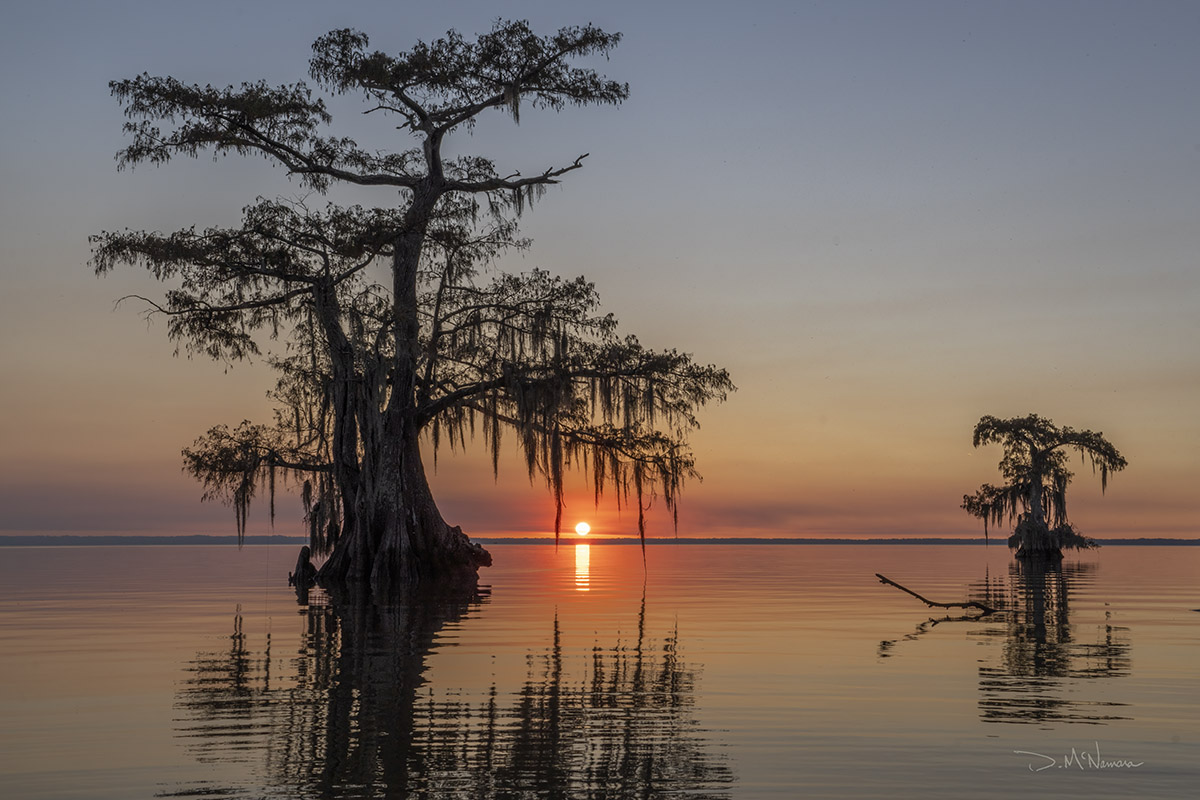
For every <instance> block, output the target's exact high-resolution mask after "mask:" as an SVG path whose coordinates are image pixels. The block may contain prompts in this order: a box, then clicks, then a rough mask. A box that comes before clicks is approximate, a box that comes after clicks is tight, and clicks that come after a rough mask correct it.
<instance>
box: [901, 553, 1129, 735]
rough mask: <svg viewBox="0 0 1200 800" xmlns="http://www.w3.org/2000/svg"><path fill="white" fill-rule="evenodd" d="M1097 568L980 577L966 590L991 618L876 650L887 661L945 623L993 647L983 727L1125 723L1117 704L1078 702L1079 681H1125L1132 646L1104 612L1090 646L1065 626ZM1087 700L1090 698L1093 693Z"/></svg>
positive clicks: (1047, 568) (971, 617)
mask: <svg viewBox="0 0 1200 800" xmlns="http://www.w3.org/2000/svg"><path fill="white" fill-rule="evenodd" d="M1095 568H1096V565H1095V564H1084V563H1065V564H1064V563H1063V562H1061V561H1050V560H1045V559H1041V560H1039V559H1028V560H1018V561H1015V562H1014V563H1012V564H1010V565H1009V567H1008V575H1007V576H1006V578H999V579H996V578H992V577H991V576H990V575H985V576H984V579H983V580H982V581H979V582H977V583H975V584H972V586H971V588H970V592H969V595H970V598H971V599H972V600H975V601H977V602H979V603H982V604H984V605H986V606H988V607H989V608H994V609H997V613H994V614H984V615H980V614H961V615H947V616H942V617H934V618H930V619H928V620H926V621H925V622H922V623H921V624H919V625H917V627H916V629H915V630H914V631H913V632H912V633H909V634H906V635H905V636H903V637H901V638H899V639H887V640H884V641H882V642H880V643H879V651H878V652H879V656H880V657H882V658H887V657H890V656H892V655H893V654H894V651H895V647H896V645H897V644H899V643H900V642H902V641H912V640H917V639H920V638H921V637H923V636H925V635H926V634H928V633H930V632H931V631H932V630H933V629H934V628H936V627H937V626H939V625H942V624H944V623H967V624H971V625H973V626H974V627H973V628H972V629H971V630H970V631H969V632H968V634H967V635H968V637H969V638H971V639H983V640H984V641H987V642H997V641H998V643H999V651H1000V658H999V663H986V662H985V663H981V665H980V667H979V691H980V694H981V697H980V699H979V714H980V717H981V719H982V720H983V721H984V722H1016V723H1033V724H1040V723H1056V722H1068V723H1093V724H1103V723H1104V722H1106V721H1107V720H1112V719H1124V717H1122V716H1120V714H1119V708H1120V707H1121V706H1122V705H1123V704H1121V703H1115V702H1108V701H1103V700H1095V699H1091V700H1089V699H1084V697H1083V695H1084V692H1083V691H1081V690H1082V688H1083V685H1084V682H1086V681H1091V680H1095V679H1100V678H1113V677H1120V676H1123V675H1128V674H1129V671H1130V655H1129V651H1130V644H1129V637H1128V632H1127V629H1126V628H1123V627H1120V626H1116V625H1113V624H1112V619H1111V614H1110V613H1109V612H1107V611H1106V612H1105V615H1104V624H1103V625H1100V626H1097V628H1096V631H1097V636H1096V637H1095V640H1094V641H1090V640H1085V639H1084V638H1083V633H1084V631H1090V630H1091V628H1090V627H1082V626H1080V625H1078V624H1073V623H1072V622H1071V594H1072V590H1073V589H1075V588H1078V587H1079V586H1081V585H1083V584H1085V583H1086V582H1088V581H1089V580H1090V573H1091V572H1092V571H1094V570H1095ZM1091 694H1092V695H1093V696H1094V695H1095V694H1096V692H1092V693H1091Z"/></svg>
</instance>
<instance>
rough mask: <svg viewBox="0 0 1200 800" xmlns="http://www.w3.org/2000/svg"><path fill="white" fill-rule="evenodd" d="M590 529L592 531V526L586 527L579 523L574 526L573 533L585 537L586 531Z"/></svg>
mask: <svg viewBox="0 0 1200 800" xmlns="http://www.w3.org/2000/svg"><path fill="white" fill-rule="evenodd" d="M591 529H592V526H591V525H588V524H587V523H586V522H581V523H579V524H578V525H576V526H575V532H576V533H578V534H579V535H580V536H587V535H588V531H590V530H591Z"/></svg>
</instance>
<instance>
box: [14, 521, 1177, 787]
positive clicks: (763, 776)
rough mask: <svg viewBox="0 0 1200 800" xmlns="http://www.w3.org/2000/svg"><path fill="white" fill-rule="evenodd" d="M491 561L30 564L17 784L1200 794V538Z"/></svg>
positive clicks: (87, 559)
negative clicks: (330, 577) (373, 577)
mask: <svg viewBox="0 0 1200 800" xmlns="http://www.w3.org/2000/svg"><path fill="white" fill-rule="evenodd" d="M491 549H492V552H493V555H494V556H495V562H496V566H495V567H493V568H491V569H490V570H485V571H484V573H483V575H484V579H483V583H484V590H483V591H481V592H480V593H479V594H478V595H477V596H466V597H463V596H458V597H441V598H435V599H431V600H426V601H424V602H422V603H421V604H420V605H419V606H417V607H412V606H401V607H393V608H376V607H365V608H361V609H347V608H344V607H340V606H337V605H335V604H331V603H330V602H329V599H328V598H327V597H325V596H324V595H323V594H321V593H320V592H316V593H314V594H312V595H311V596H310V597H309V598H308V600H309V602H308V603H307V604H305V605H300V604H298V602H297V598H296V596H295V595H294V594H293V593H292V591H291V590H289V589H288V587H287V586H286V575H287V571H288V569H289V568H290V567H291V566H292V564H293V563H294V556H295V554H294V552H293V551H292V550H291V549H287V548H281V547H247V548H246V549H245V550H243V551H240V552H239V551H237V550H235V549H233V548H228V549H227V548H221V547H113V548H6V549H4V550H3V551H2V553H3V558H2V561H0V579H2V580H3V585H4V586H5V589H6V591H5V596H4V599H3V600H0V686H3V690H2V694H0V786H2V787H3V789H2V791H0V793H2V794H3V796H5V797H14V798H73V797H78V798H114V799H116V798H119V799H120V800H128V798H149V797H185V798H201V797H203V798H220V797H230V798H242V797H247V798H257V797H279V798H284V797H288V798H318V797H322V798H323V797H345V798H351V797H396V798H399V797H430V798H443V797H446V798H457V797H461V798H489V797H497V798H498V797H561V798H589V797H595V798H600V797H697V798H699V797H711V798H725V797H728V798H758V797H764V798H765V797H789V798H790V797H797V796H813V797H882V796H888V797H907V796H921V797H947V798H960V797H968V796H969V797H997V798H999V797H1010V796H1013V795H1014V794H1017V793H1025V794H1031V795H1033V796H1055V797H1089V798H1092V797H1129V796H1137V797H1146V798H1152V797H1164V798H1166V797H1193V796H1195V794H1194V792H1195V789H1194V786H1195V785H1196V780H1197V778H1200V669H1198V668H1197V664H1200V612H1197V611H1195V610H1194V609H1196V608H1200V590H1198V588H1197V584H1196V577H1197V575H1200V548H1189V547H1109V548H1105V549H1103V550H1100V551H1099V552H1098V553H1095V554H1087V555H1086V556H1084V557H1082V558H1081V559H1075V560H1072V559H1069V560H1068V561H1067V562H1066V563H1065V564H1064V565H1063V568H1062V569H1061V570H1059V571H1050V572H1045V571H1040V572H1039V571H1036V570H1032V571H1031V570H1021V569H1019V568H1018V567H1017V566H1016V565H1015V564H1014V563H1013V562H1012V560H1011V558H1010V556H1009V555H1008V552H1007V551H1006V550H1005V549H1003V548H991V549H988V550H985V549H982V548H978V547H969V546H940V547H939V546H874V545H872V546H857V547H853V546H824V545H822V546H818V545H805V546H747V547H740V548H739V547H733V546H718V545H714V546H700V545H690V546H669V545H668V546H653V547H650V548H648V550H647V565H646V569H645V570H643V567H642V562H641V553H640V551H639V549H638V548H636V547H631V546H619V545H609V546H606V545H599V544H594V545H591V546H590V547H588V546H583V547H579V546H576V545H575V544H574V543H571V544H564V545H563V546H562V547H560V548H559V550H558V551H557V552H556V551H555V550H554V548H553V547H552V546H530V545H509V546H494V547H492V548H491ZM877 572H878V573H882V574H884V575H886V576H887V577H889V578H891V579H893V580H895V581H897V582H899V583H901V584H903V585H905V586H907V587H909V588H912V589H914V590H916V591H918V592H919V593H921V594H923V595H924V596H926V597H928V598H930V599H933V600H937V601H941V602H957V601H962V600H966V599H976V600H979V601H982V602H984V603H985V604H986V605H989V606H993V607H999V608H1001V611H1000V612H999V613H996V614H991V615H987V616H983V617H980V616H979V612H978V611H974V610H971V611H963V610H962V609H929V608H926V607H925V606H924V605H923V604H921V603H920V602H919V601H918V600H916V599H914V598H912V597H910V596H909V595H906V594H904V593H902V592H900V591H899V590H897V589H894V588H892V587H888V586H884V585H881V584H880V583H879V582H878V581H877V580H876V578H875V577H874V573H877ZM1018 751H1020V752H1018ZM1135 764H1136V765H1137V766H1133V765H1135Z"/></svg>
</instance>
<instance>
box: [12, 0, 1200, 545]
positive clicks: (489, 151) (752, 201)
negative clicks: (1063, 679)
mask: <svg viewBox="0 0 1200 800" xmlns="http://www.w3.org/2000/svg"><path fill="white" fill-rule="evenodd" d="M684 9H686V10H684ZM499 15H502V16H504V17H506V18H526V19H529V20H530V21H531V22H532V24H533V25H534V27H535V28H536V29H538V30H540V31H543V32H546V33H549V32H552V31H554V30H556V29H557V28H559V27H561V26H563V25H570V24H580V23H585V22H589V21H590V22H593V23H595V24H597V25H599V26H600V27H602V28H605V29H607V30H616V31H621V32H622V33H624V35H625V39H624V41H623V42H622V44H621V46H620V47H618V48H617V50H616V51H615V52H614V53H613V55H612V58H611V60H610V61H608V62H607V63H603V62H601V64H600V67H601V68H602V69H603V71H605V72H606V73H607V74H608V75H609V76H610V77H613V78H617V79H620V80H627V81H628V82H629V83H630V86H631V92H632V95H631V98H630V100H629V101H628V102H627V103H625V104H623V105H622V106H621V107H620V108H618V109H612V108H602V109H585V110H578V109H568V110H566V111H564V112H563V113H561V114H557V115H555V114H552V113H526V114H523V115H522V121H521V125H520V126H519V127H517V126H514V125H513V124H512V122H511V121H510V120H508V119H507V118H506V117H505V116H504V114H503V113H495V114H493V115H491V116H490V117H489V118H488V119H486V120H485V122H484V123H483V124H481V125H480V126H479V127H478V129H477V130H476V132H475V134H474V136H473V137H467V136H458V137H456V140H455V145H454V146H455V147H459V148H461V149H462V151H466V152H479V153H482V154H486V155H489V156H491V157H493V158H495V159H496V161H497V163H498V165H499V166H500V168H501V169H502V170H504V169H506V168H512V169H520V170H521V171H522V172H524V173H526V174H531V173H533V172H534V171H537V170H542V169H545V168H546V167H549V166H552V165H560V164H564V163H567V162H569V161H570V160H571V159H573V158H574V157H575V156H577V155H578V154H580V153H583V152H589V153H591V156H590V158H589V159H588V160H587V162H586V168H585V169H584V170H581V171H579V172H575V173H572V174H571V175H570V176H568V178H567V179H566V180H565V181H564V183H563V185H562V186H561V187H559V188H555V189H552V190H551V191H550V192H548V193H547V195H546V196H545V197H544V199H543V200H542V202H541V203H540V204H539V205H538V206H536V207H535V208H534V209H533V211H532V212H531V213H527V214H526V216H525V218H524V232H525V233H526V234H527V235H529V236H531V237H532V238H533V239H534V246H533V249H532V250H531V251H530V252H529V253H528V254H526V255H524V256H522V257H519V258H514V259H513V260H512V261H511V262H509V263H508V264H506V266H507V267H508V268H510V269H514V270H521V269H529V268H532V267H535V266H536V267H544V268H547V269H550V270H552V271H555V272H558V273H561V274H565V275H571V276H573V275H578V274H585V275H587V276H588V277H589V278H590V279H592V280H594V281H595V282H596V284H597V286H598V289H599V291H600V293H601V297H602V298H603V300H604V302H605V307H606V309H607V310H609V311H613V312H614V313H616V315H617V316H618V318H619V319H620V320H621V321H622V324H623V327H624V329H625V330H626V332H631V333H636V334H637V335H638V336H639V337H640V338H641V339H642V341H643V343H645V344H647V345H649V346H652V347H657V348H663V347H677V348H679V349H682V350H686V351H688V352H691V353H693V354H694V355H695V357H696V358H697V359H698V360H700V361H703V362H712V363H716V364H719V365H721V366H724V367H726V368H728V369H729V370H730V371H731V373H732V374H733V377H734V380H735V382H736V383H737V384H738V386H739V391H738V392H737V393H736V394H735V395H733V396H732V397H731V398H730V400H729V402H727V403H725V404H724V405H722V406H718V407H715V408H710V409H707V410H705V411H704V412H703V413H702V415H701V419H702V423H703V426H704V427H703V429H702V430H701V431H699V432H698V433H697V434H696V435H695V436H694V438H693V444H694V446H695V449H696V452H697V455H698V465H699V467H700V470H701V472H702V473H703V474H704V476H705V480H704V482H703V483H699V484H693V485H692V486H690V488H689V491H688V492H687V494H686V495H685V497H684V499H683V504H682V511H681V524H682V527H681V535H689V536H705V535H722V536H730V535H740V534H746V535H756V536H762V535H775V536H867V535H870V536H897V535H904V536H912V535H936V536H948V535H949V536H953V535H972V536H974V535H978V533H979V530H978V527H977V526H976V525H975V524H974V521H973V520H971V519H970V518H968V517H967V516H966V515H965V514H964V513H963V512H962V511H961V510H960V509H959V508H958V505H959V502H960V501H961V497H962V495H963V493H965V492H971V491H973V490H974V489H975V488H976V487H977V486H978V485H979V484H980V483H981V482H984V481H989V480H994V479H995V478H996V470H995V466H996V462H997V461H998V460H999V458H1000V452H999V449H998V448H985V449H983V450H979V451H975V450H973V449H972V447H971V430H972V428H973V426H974V424H975V422H976V421H977V420H978V419H979V417H980V416H981V415H983V414H993V415H996V416H1001V417H1007V416H1017V415H1023V414H1027V413H1031V412H1032V413H1038V414H1041V415H1043V416H1048V417H1050V418H1052V419H1053V420H1055V421H1056V422H1058V423H1060V424H1065V425H1071V426H1073V427H1076V428H1090V429H1092V430H1098V431H1103V432H1104V434H1105V435H1106V436H1107V437H1108V438H1109V439H1110V440H1111V441H1112V442H1113V443H1114V444H1115V445H1116V446H1117V447H1118V448H1120V450H1121V451H1122V453H1123V454H1125V455H1126V457H1127V458H1128V459H1129V462H1130V466H1129V468H1128V469H1127V470H1126V471H1125V472H1124V473H1121V474H1119V475H1117V476H1116V477H1115V478H1114V479H1113V481H1112V482H1111V483H1110V486H1109V491H1108V494H1107V496H1105V497H1103V498H1102V497H1101V495H1100V490H1099V482H1098V480H1096V479H1094V478H1093V477H1092V475H1091V471H1090V468H1087V467H1085V466H1081V467H1080V469H1079V470H1077V471H1078V473H1079V475H1078V478H1077V480H1076V483H1075V485H1074V486H1073V490H1072V497H1071V501H1072V507H1071V510H1072V518H1073V520H1074V521H1075V522H1076V524H1077V525H1078V526H1079V527H1080V528H1081V529H1082V530H1083V531H1084V532H1085V533H1088V534H1093V535H1099V536H1188V537H1192V536H1196V535H1197V527H1198V526H1197V524H1196V521H1197V513H1198V512H1200V415H1198V413H1197V411H1198V409H1200V269H1198V265H1197V261H1198V259H1200V103H1198V102H1197V91H1196V81H1197V78H1198V77H1200V47H1197V46H1196V43H1197V42H1198V41H1200V4H1196V3H1194V2H1179V3H1168V2H1139V3H1132V2H1130V3H1104V2H1046V1H1045V0H1041V1H1040V2H1028V3H1026V2H1005V3H994V2H877V3H865V2H845V1H844V0H842V1H840V2H819V3H817V2H814V3H804V2H755V1H754V0H749V1H748V2H740V3H736V4H734V3H715V2H712V3H709V2H694V3H687V4H684V3H647V2H625V0H608V2H605V3H595V2H592V3H572V2H561V1H560V0H555V1H554V2H551V1H550V0H546V1H545V2H497V1H496V0H491V2H455V3H428V2H426V3H416V2H402V1H400V0H392V1H391V2H347V3H328V2H311V1H309V0H287V2H283V1H281V0H269V1H263V2H254V3H244V2H206V3H173V2H161V1H160V2H154V3H151V2H135V1H133V0H128V1H122V0H112V1H111V2H106V3H91V2H56V1H55V0H43V2H39V3H20V4H10V5H9V7H7V8H6V10H5V12H4V15H3V16H4V21H3V25H0V104H2V105H0V187H2V188H0V409H3V412H4V413H3V414H2V415H0V533H4V532H8V533H16V532H51V531H105V532H114V533H151V532H154V533H161V532H175V531H178V532H191V533H228V532H230V531H232V528H233V515H232V513H230V511H229V509H227V508H224V507H221V506H219V505H211V504H205V505H201V504H200V503H199V500H198V498H199V493H200V490H199V487H198V485H196V484H194V483H193V482H191V481H190V479H188V478H186V477H185V476H183V475H182V474H181V473H180V470H179V467H180V461H179V450H180V448H181V447H183V446H185V445H187V444H188V443H190V442H191V441H192V440H193V439H194V438H195V437H196V436H198V435H200V434H201V433H203V432H204V431H205V430H206V429H207V428H208V427H210V426H211V425H214V424H217V423H230V424H236V423H237V422H239V421H240V420H242V419H244V418H252V419H256V420H262V421H265V420H266V419H267V418H268V406H267V403H266V401H265V399H264V397H263V394H264V392H265V391H266V389H267V388H268V387H269V385H270V383H271V376H270V374H269V373H268V372H267V371H266V370H264V369H263V368H262V367H261V365H245V364H238V365H236V366H235V367H234V368H233V369H232V370H229V371H226V369H225V367H224V366H223V365H220V364H216V363H212V362H208V361H205V360H202V359H199V358H197V359H194V360H188V359H186V358H183V357H180V358H174V357H172V351H173V345H171V344H170V343H169V342H167V341H166V338H165V335H164V331H163V326H162V325H161V324H151V325H149V326H147V324H146V323H145V322H144V321H143V320H142V319H141V317H140V316H139V314H138V311H137V308H136V306H134V305H129V304H127V305H124V306H122V307H121V308H118V309H116V310H115V311H114V308H113V303H114V300H115V299H116V298H118V297H120V296H122V295H124V294H128V293H131V292H137V293H140V294H151V295H153V294H155V293H157V292H160V291H161V287H158V286H156V285H155V284H154V283H153V281H151V280H149V279H148V278H147V277H145V276H143V275H141V274H139V273H136V272H134V271H133V270H124V271H120V272H118V273H117V274H116V275H113V276H110V277H107V278H104V279H97V278H95V277H94V276H93V275H92V274H91V271H90V269H89V268H88V266H87V261H88V257H89V251H88V244H87V236H88V235H89V234H92V233H97V232H99V231H101V230H113V229H120V228H123V227H126V226H128V227H130V228H135V229H159V230H164V231H167V230H173V229H175V228H179V227H184V226H187V225H192V224H195V225H197V226H204V225H210V224H226V225H228V224H234V223H236V221H237V220H238V218H239V214H240V209H241V208H242V207H243V206H244V205H246V204H247V203H250V202H252V201H253V200H254V198H255V197H256V196H260V195H261V196H266V197H275V196H281V195H282V196H289V197H294V196H296V195H297V193H298V192H299V188H298V186H297V185H295V184H292V183H289V182H288V181H287V179H286V177H285V175H284V174H283V172H282V171H281V170H279V169H273V168H271V167H270V165H269V164H268V163H267V162H265V161H263V160H261V159H241V158H236V157H234V158H227V159H223V160H221V161H218V162H216V163H214V162H213V161H212V160H211V159H209V158H207V157H201V158H200V159H199V160H198V161H195V162H192V161H186V160H185V161H177V162H173V163H171V164H168V165H165V166H162V167H158V168H154V167H139V168H137V169H135V170H133V171H126V172H120V173H118V172H117V170H116V165H115V163H114V161H113V154H114V153H115V152H116V150H117V149H119V148H120V147H122V146H123V145H124V144H125V141H126V140H125V139H124V138H123V136H122V134H121V130H120V129H121V124H122V121H123V118H122V114H121V110H120V108H119V106H118V105H117V103H116V102H115V101H114V100H113V99H112V98H111V97H109V94H108V89H107V82H108V81H109V80H112V79H119V78H124V77H131V76H133V75H136V74H138V73H141V72H149V73H151V74H159V75H172V76H175V77H177V78H180V79H182V80H185V81H188V82H197V83H202V84H203V83H213V84H215V85H225V84H229V83H235V82H240V81H242V80H256V79H259V78H265V79H267V80H268V81H269V82H272V83H284V82H292V81H296V80H300V79H302V78H303V77H304V76H305V71H306V69H307V59H308V56H309V52H310V50H309V47H310V45H311V42H312V41H313V40H314V39H315V38H316V37H317V36H319V35H321V34H322V33H325V32H326V31H328V30H330V29H332V28H338V27H354V28H358V29H360V30H363V31H365V32H367V33H368V34H369V35H370V36H371V44H372V46H373V47H378V48H380V49H383V50H388V51H393V52H395V51H398V50H401V49H405V48H407V47H408V46H409V45H410V44H411V43H412V42H413V41H414V39H416V38H424V39H430V38H434V37H436V36H438V35H440V34H441V33H443V32H444V31H445V30H446V29H447V28H450V27H454V28H457V29H459V30H461V31H463V32H465V33H472V32H476V31H480V30H486V29H487V28H488V27H490V24H491V20H493V19H494V18H495V17H496V16H499ZM338 107H340V108H346V109H347V110H348V113H343V114H341V115H340V116H339V117H338V119H339V120H340V121H341V122H343V123H345V125H346V126H348V129H352V130H354V131H356V132H357V131H368V130H369V131H370V133H369V134H368V135H365V136H364V139H366V140H368V141H371V142H372V143H374V144H377V146H379V147H394V148H396V149H399V148H402V147H406V146H407V143H406V142H404V141H396V142H395V144H392V143H391V142H390V141H389V139H388V137H387V136H386V134H388V133H389V131H388V128H387V127H386V126H384V127H380V128H374V127H371V128H369V129H368V128H366V127H364V126H365V125H366V122H365V121H364V120H363V118H361V117H358V116H356V115H355V112H356V111H357V110H358V108H357V107H355V106H353V105H351V106H340V105H339V106H338ZM371 119H373V118H371ZM338 130H342V129H338ZM372 135H373V136H375V137H376V138H374V139H371V138H370V136H372ZM339 198H340V199H346V198H352V199H354V200H355V201H357V202H361V203H364V204H370V203H376V204H386V203H388V202H389V200H390V199H391V198H390V196H388V194H387V193H386V192H381V191H363V192H359V193H356V194H347V195H345V196H339ZM506 466H507V469H506V471H505V474H504V475H503V476H502V478H501V480H500V481H499V483H494V482H493V481H492V478H491V475H490V469H489V467H488V465H487V464H486V462H485V460H484V459H481V458H475V457H458V458H455V457H452V456H451V454H449V453H444V454H442V456H441V458H440V460H439V469H438V474H437V476H436V478H435V482H434V486H435V492H436V494H437V496H438V498H439V501H440V504H441V505H442V508H443V512H444V514H445V516H446V518H447V520H448V521H450V522H451V523H452V524H461V525H462V526H463V527H464V529H465V530H466V531H467V532H468V533H470V534H476V535H484V534H495V533H505V532H514V533H522V534H531V533H543V532H546V531H547V530H548V529H549V527H550V526H552V524H553V507H552V504H551V502H550V501H549V499H548V497H547V495H546V494H545V493H544V491H542V490H541V489H539V488H538V487H533V488H531V487H530V486H529V483H528V481H527V479H526V478H525V475H524V472H523V470H522V469H521V467H520V465H519V462H518V459H517V457H516V454H515V453H514V454H512V458H511V459H510V461H509V463H508V464H507V465H506ZM568 503H569V507H568V510H567V518H568V521H569V522H570V523H571V525H572V526H573V525H574V522H575V521H576V520H577V519H588V520H590V521H592V524H593V526H594V528H595V529H596V532H597V533H621V534H629V533H631V532H633V531H634V530H635V529H636V515H633V514H630V513H628V512H626V513H624V514H623V515H620V516H618V514H617V513H616V510H615V508H614V507H613V506H612V505H611V503H610V502H607V501H606V503H605V504H604V505H603V506H602V507H601V509H600V510H599V512H596V511H594V510H593V507H592V502H591V498H590V495H589V494H588V493H587V491H586V490H585V489H584V488H583V485H582V482H580V483H579V484H578V486H577V488H576V490H575V491H573V493H572V494H571V496H569V498H568ZM294 506H296V507H293V505H289V504H287V503H285V504H284V505H283V507H282V511H281V517H280V520H279V523H278V525H277V531H278V532H281V533H298V532H299V526H298V524H296V523H297V522H298V516H299V510H298V503H294ZM251 529H252V530H258V531H263V530H265V529H266V522H265V519H264V518H263V517H262V516H256V517H254V518H253V519H252V524H251ZM649 533H650V535H669V533H670V527H669V523H668V522H667V518H666V517H665V516H663V515H662V514H660V513H655V514H654V515H653V516H652V518H651V528H650V531H649Z"/></svg>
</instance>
